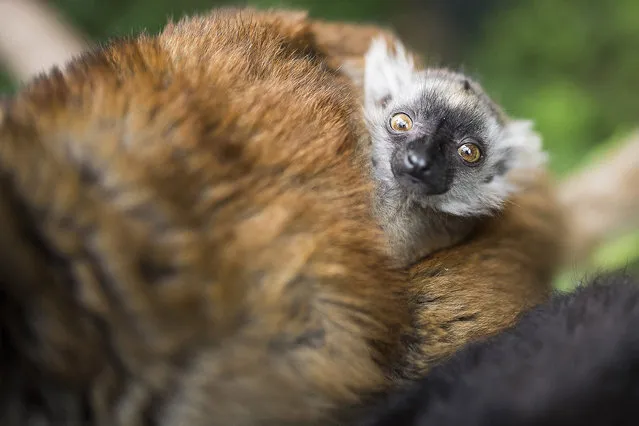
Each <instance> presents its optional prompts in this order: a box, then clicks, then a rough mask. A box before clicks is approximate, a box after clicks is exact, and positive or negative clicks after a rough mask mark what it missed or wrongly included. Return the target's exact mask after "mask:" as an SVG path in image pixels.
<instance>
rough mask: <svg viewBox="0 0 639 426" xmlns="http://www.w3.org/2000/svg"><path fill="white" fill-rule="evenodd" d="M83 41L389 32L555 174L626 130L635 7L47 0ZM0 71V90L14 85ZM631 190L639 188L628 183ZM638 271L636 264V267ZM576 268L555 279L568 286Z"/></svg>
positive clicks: (512, 1)
mask: <svg viewBox="0 0 639 426" xmlns="http://www.w3.org/2000/svg"><path fill="white" fill-rule="evenodd" d="M48 3H49V4H50V5H52V6H53V7H55V8H56V9H58V10H59V12H60V13H61V14H62V15H63V16H65V18H66V19H67V20H68V21H69V22H70V23H71V24H72V25H74V26H75V27H77V28H78V29H79V30H80V31H82V32H84V34H85V35H87V36H88V37H90V38H91V40H93V41H103V40H105V39H107V38H110V37H114V36H121V35H128V34H132V33H136V32H139V31H141V30H147V31H149V32H156V31H158V30H159V29H160V28H161V27H162V26H163V24H164V23H165V22H166V21H167V19H169V18H173V19H177V18H179V17H180V16H182V15H184V14H189V13H194V12H200V11H206V10H207V9H210V8H212V7H215V6H222V5H230V4H235V5H245V4H249V5H253V6H258V7H273V6H276V7H293V8H299V9H305V10H309V11H310V13H311V15H312V16H315V17H321V18H327V19H340V20H350V21H360V22H373V23H378V24H382V25H387V26H390V27H391V28H393V29H394V30H395V31H396V32H397V33H399V35H400V36H401V37H402V39H403V40H404V41H405V42H406V43H407V44H408V45H409V46H411V47H412V48H414V49H415V50H417V51H419V52H422V53H424V54H426V56H427V57H428V58H430V62H431V63H433V64H436V65H446V66H450V67H453V68H458V69H462V70H464V71H465V72H468V73H470V74H471V75H473V76H474V77H475V78H477V79H479V81H480V82H481V83H482V84H483V85H484V86H485V87H486V89H487V90H488V91H489V93H490V94H491V96H492V97H493V98H494V99H495V100H496V101H498V102H500V103H501V104H502V105H503V106H504V108H505V109H506V111H507V112H508V113H509V114H510V115H511V116H515V117H526V118H531V119H534V120H535V121H536V125H537V128H538V129H539V131H540V132H541V133H542V134H543V136H544V141H545V146H546V148H547V149H548V151H549V152H550V153H551V167H552V170H553V171H554V172H555V173H556V174H557V175H559V176H561V175H564V174H565V173H567V172H569V171H571V170H573V169H574V168H575V167H579V166H581V165H582V164H583V163H584V162H585V161H587V159H589V158H592V157H596V156H597V155H598V153H600V152H601V151H602V150H604V149H606V148H607V147H608V146H610V145H611V144H614V143H615V141H616V140H618V139H619V138H620V137H622V136H623V135H625V134H626V133H627V132H629V131H630V130H632V129H633V128H634V126H635V125H636V121H637V116H638V114H637V113H638V111H639V100H638V99H637V98H636V89H637V86H638V85H639V1H637V0H614V1H601V0H563V1H557V0H534V1H531V0H528V1H524V0H481V1H480V0H476V1H472V0H441V1H427V0H393V1H384V0H343V1H335V0H330V1H329V0H324V1H320V0H279V1H277V0H253V1H248V2H246V3H244V2H241V3H238V2H236V1H235V2H234V1H228V0H226V1H225V0H217V1H216V0H50V1H48ZM13 84H14V83H13V82H11V80H10V79H9V77H8V76H7V75H6V74H0V92H1V91H8V90H11V89H12V88H13ZM638 184H639V183H638ZM638 260H639V234H637V235H629V236H626V237H624V238H621V239H619V240H618V241H615V242H613V243H611V244H610V245H608V246H607V247H604V248H603V249H602V250H600V251H599V252H598V253H597V254H596V255H595V257H594V262H593V268H596V269H603V268H613V267H619V266H624V265H626V264H629V265H631V267H632V268H633V269H634V268H637V265H639V262H638ZM637 270H639V268H637ZM582 272H583V271H574V270H573V271H567V272H566V273H565V274H563V275H562V276H561V277H559V278H558V280H557V285H558V286H559V287H566V286H569V283H570V282H571V281H573V280H572V278H574V277H576V276H579V275H580V274H581V273H582Z"/></svg>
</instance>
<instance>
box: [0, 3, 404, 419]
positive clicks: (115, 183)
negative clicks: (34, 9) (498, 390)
mask: <svg viewBox="0 0 639 426" xmlns="http://www.w3.org/2000/svg"><path fill="white" fill-rule="evenodd" d="M299 30H300V27H299V26H298V25H297V24H293V25H288V24H284V23H281V22H279V21H278V20H277V19H276V18H274V17H272V16H270V15H257V16H256V15H254V14H253V13H251V12H249V11H244V12H241V13H238V14H235V13H234V12H230V11H228V12H224V11H223V12H219V13H218V14H215V15H213V16H212V17H210V18H194V19H191V20H185V21H183V22H181V23H178V24H176V25H169V26H168V27H167V28H166V30H165V31H164V32H163V33H162V34H161V35H160V36H159V37H157V38H150V37H140V38H139V39H137V40H132V41H127V42H121V43H117V44H115V45H112V46H110V47H107V48H104V49H102V50H98V51H96V52H94V53H93V54H88V55H86V56H84V57H83V58H81V59H79V60H78V61H75V62H74V63H72V64H71V65H70V66H69V67H68V69H66V70H65V71H64V73H59V72H52V73H51V74H50V75H48V76H46V77H43V78H41V79H39V80H38V81H35V82H34V83H32V84H31V85H30V86H28V87H26V88H25V89H24V90H22V92H21V93H20V94H19V95H18V96H17V97H16V98H15V99H14V100H12V101H11V102H10V104H9V106H8V108H7V111H6V113H5V117H4V118H3V123H2V127H1V128H0V140H1V141H2V151H1V155H0V162H1V167H2V170H3V174H4V176H5V178H4V182H6V185H7V186H8V187H10V188H11V190H13V191H14V192H15V193H16V194H18V198H19V199H18V200H16V201H15V203H13V204H12V208H13V209H18V207H17V206H18V204H23V205H24V207H22V208H20V211H19V213H17V214H18V215H20V216H23V217H26V218H28V219H29V220H30V221H31V222H30V223H31V224H33V225H31V226H33V227H34V228H35V229H34V230H32V231H31V232H34V233H37V234H38V235H39V238H41V239H42V240H43V242H42V246H43V247H46V250H45V249H42V252H40V253H36V254H34V257H35V258H36V260H37V262H38V264H42V265H43V266H42V268H38V269H37V270H36V271H35V272H37V275H34V276H33V277H29V276H28V274H26V273H25V274H22V275H20V276H18V277H16V279H14V280H13V281H12V283H11V284H13V286H10V287H9V290H7V291H8V293H9V294H10V297H11V298H12V299H14V300H18V302H17V303H18V304H19V305H21V306H25V307H26V309H27V310H28V311H27V312H26V314H25V317H26V319H27V320H31V319H34V318H36V317H40V319H39V322H40V323H39V324H38V325H36V326H35V327H34V330H33V333H34V334H35V337H34V341H32V342H30V343H29V346H28V347H27V350H28V351H29V352H33V353H30V354H29V355H30V361H31V362H32V363H34V364H35V365H36V366H37V367H38V368H41V369H45V370H48V371H47V374H48V375H50V376H51V377H52V379H55V380H62V381H65V382H67V383H71V381H74V382H77V386H78V389H81V390H83V391H87V392H88V391H90V392H91V393H93V395H92V398H94V400H93V402H92V410H93V411H94V413H95V414H96V415H98V416H99V420H100V421H108V422H109V424H126V425H128V424H136V423H137V422H139V421H141V419H142V416H148V417H150V418H151V419H154V420H155V421H160V424H175V425H178V424H179V425H184V424H188V425H198V424H219V425H229V424H233V425H243V424H254V423H255V422H256V421H257V419H260V420H261V421H260V422H259V423H261V424H270V423H271V422H273V421H274V419H277V420H278V421H279V422H291V423H294V424H298V423H302V422H307V421H310V420H312V419H316V418H321V416H322V415H324V414H326V413H328V412H329V410H330V409H331V408H333V407H335V406H337V405H344V404H348V403H353V402H356V401H357V399H358V395H359V394H361V393H362V392H363V391H367V390H370V389H376V388H377V389H378V388H380V387H381V386H385V381H386V377H387V372H386V371H385V367H384V366H388V365H389V364H390V361H391V359H393V358H394V357H395V356H396V355H395V354H393V351H394V350H396V349H397V348H398V347H399V345H398V338H399V335H400V334H401V327H403V326H404V325H406V324H408V322H409V321H408V312H407V310H406V309H405V307H404V306H405V303H403V302H401V300H400V299H401V297H402V294H404V293H405V291H404V284H403V283H404V282H405V278H404V275H403V274H400V273H397V272H393V271H392V269H391V268H390V267H385V266H384V265H386V264H387V263H388V260H387V259H386V258H385V256H384V255H383V250H382V248H381V243H380V241H381V239H380V238H381V235H380V234H379V231H377V227H376V225H375V224H374V223H373V222H372V219H371V217H370V214H369V209H370V206H369V198H370V184H369V182H368V180H367V179H366V178H365V174H364V173H363V172H362V170H361V168H360V165H361V158H360V156H359V154H358V152H359V151H358V144H359V142H360V140H361V138H362V135H363V133H362V127H361V125H360V121H359V116H358V115H357V114H354V111H356V104H355V99H354V97H353V96H351V95H350V94H349V90H348V87H347V85H346V84H345V82H344V81H342V78H341V77H339V76H338V75H337V74H335V73H331V72H328V71H327V70H326V68H325V67H324V66H323V63H322V61H321V60H320V59H318V58H317V57H314V56H312V55H309V54H308V53H309V52H306V51H305V47H304V46H305V44H304V43H302V42H301V41H300V38H299V37H296V34H298V32H299ZM291 35H292V36H291ZM311 53H312V52H311ZM256 101H257V102H256ZM36 224H37V225H36ZM5 231H7V232H8V231H11V229H9V230H5ZM25 232H26V231H25ZM22 238H26V235H23V236H22ZM378 240H379V241H378ZM49 253H53V254H49ZM58 258H59V260H58ZM56 262H57V264H59V265H60V268H59V270H55V271H49V270H48V269H50V268H49V265H53V264H56ZM27 272H29V271H27ZM35 272H34V274H35ZM67 274H68V276H66V275H67ZM32 275H33V274H32ZM49 304H56V305H55V306H53V305H52V306H51V307H50V309H45V310H42V309H43V307H44V308H47V307H48V306H49ZM40 310H42V311H40ZM36 311H38V312H41V313H36ZM43 324H47V325H46V326H44V325H43ZM14 332H15V333H16V334H17V333H19V331H18V330H14ZM34 342H35V343H34ZM84 342H86V344H84ZM36 346H37V348H38V349H37V350H33V351H31V349H33V348H35V347H36ZM85 364H86V365H85ZM160 402H161V403H162V406H160V405H159V403H160ZM125 407H126V408H125ZM160 408H161V410H160ZM154 410H158V411H154ZM116 413H117V416H119V417H117V418H115V417H112V416H115V415H116ZM163 422H165V423H163Z"/></svg>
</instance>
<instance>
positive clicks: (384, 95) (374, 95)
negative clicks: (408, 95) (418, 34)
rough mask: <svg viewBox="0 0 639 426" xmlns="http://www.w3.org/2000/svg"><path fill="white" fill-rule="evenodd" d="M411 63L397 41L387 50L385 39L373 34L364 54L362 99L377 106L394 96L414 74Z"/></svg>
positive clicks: (367, 103) (410, 58)
mask: <svg viewBox="0 0 639 426" xmlns="http://www.w3.org/2000/svg"><path fill="white" fill-rule="evenodd" d="M417 74H418V73H417V71H416V70H415V63H414V61H413V58H412V57H411V56H410V55H409V54H408V52H407V51H406V48H405V47H404V45H403V44H401V43H400V42H399V41H397V42H396V43H395V52H391V50H390V49H389V46H388V45H387V43H386V40H385V39H384V38H383V37H377V38H375V39H374V40H373V41H372V42H371V46H370V48H369V49H368V52H367V53H366V65H365V70H364V102H365V104H366V106H368V107H380V106H383V105H384V104H385V103H386V102H387V101H389V100H390V99H392V98H394V97H395V96H397V95H398V94H399V93H400V91H401V90H402V88H403V87H405V86H407V85H409V84H410V82H411V81H412V80H413V79H414V78H415V77H416V75H417Z"/></svg>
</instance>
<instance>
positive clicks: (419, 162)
mask: <svg viewBox="0 0 639 426" xmlns="http://www.w3.org/2000/svg"><path fill="white" fill-rule="evenodd" d="M420 148H421V149H420ZM420 148H408V149H407V150H406V155H405V157H404V167H405V170H406V173H408V174H410V175H411V176H414V177H417V178H420V177H422V176H423V175H425V174H427V173H428V171H429V169H430V165H431V164H430V163H431V162H430V161H429V160H428V156H427V154H426V150H425V149H424V148H423V147H420Z"/></svg>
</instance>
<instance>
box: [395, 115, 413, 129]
mask: <svg viewBox="0 0 639 426" xmlns="http://www.w3.org/2000/svg"><path fill="white" fill-rule="evenodd" d="M390 126H391V128H392V129H393V130H395V131H396V132H407V131H409V130H410V129H412V128H413V120H411V118H410V117H409V116H408V115H406V114H404V113H403V112H400V113H399V114H395V115H393V116H392V117H391V119H390Z"/></svg>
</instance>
